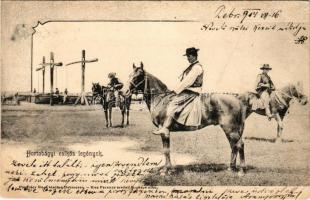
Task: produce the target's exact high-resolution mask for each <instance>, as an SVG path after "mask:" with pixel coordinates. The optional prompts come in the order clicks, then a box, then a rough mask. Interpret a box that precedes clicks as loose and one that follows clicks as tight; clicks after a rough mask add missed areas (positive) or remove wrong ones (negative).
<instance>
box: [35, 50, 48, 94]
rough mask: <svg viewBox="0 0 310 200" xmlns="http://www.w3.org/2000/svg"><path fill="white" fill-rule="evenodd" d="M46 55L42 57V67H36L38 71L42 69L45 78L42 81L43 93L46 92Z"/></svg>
mask: <svg viewBox="0 0 310 200" xmlns="http://www.w3.org/2000/svg"><path fill="white" fill-rule="evenodd" d="M45 64H46V63H45V56H43V59H42V63H41V64H40V65H42V67H39V68H37V69H36V71H40V70H42V78H43V81H42V91H43V94H44V92H45V67H46V66H45Z"/></svg>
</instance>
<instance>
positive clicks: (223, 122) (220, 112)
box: [129, 63, 246, 175]
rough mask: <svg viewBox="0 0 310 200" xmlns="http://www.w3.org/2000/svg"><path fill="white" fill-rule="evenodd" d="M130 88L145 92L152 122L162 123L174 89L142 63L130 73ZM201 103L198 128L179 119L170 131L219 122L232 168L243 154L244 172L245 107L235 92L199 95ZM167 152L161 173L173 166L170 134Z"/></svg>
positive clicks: (166, 140) (164, 139)
mask: <svg viewBox="0 0 310 200" xmlns="http://www.w3.org/2000/svg"><path fill="white" fill-rule="evenodd" d="M129 89H130V91H135V90H140V91H143V95H144V100H145V102H146V104H147V107H148V109H149V111H150V113H151V117H152V121H153V123H154V125H155V126H157V127H160V126H162V124H163V122H164V120H165V118H166V111H167V106H168V104H169V102H170V101H171V99H172V98H174V97H175V96H176V94H175V93H174V92H171V91H170V90H168V89H167V86H166V85H165V84H164V83H162V82H161V81H160V80H159V79H158V78H156V77H155V76H153V75H151V74H150V73H148V72H146V71H145V70H144V69H143V64H142V63H141V65H140V67H135V65H134V66H133V72H132V73H131V74H130V76H129ZM199 98H201V105H202V119H201V125H200V126H199V127H190V126H184V125H182V124H179V123H178V122H177V121H176V120H174V122H173V123H172V126H171V127H170V131H172V132H177V131H194V130H198V129H202V128H204V127H206V126H209V125H220V127H221V128H222V129H223V131H224V132H225V134H226V137H227V139H228V141H229V143H230V147H231V162H230V167H229V168H228V169H229V170H231V169H232V170H235V169H236V159H237V155H238V152H239V154H240V166H241V167H240V170H239V174H240V175H243V174H244V169H245V157H244V143H243V141H242V133H243V129H244V121H245V117H246V109H245V108H246V107H245V106H243V104H242V102H241V101H240V100H239V99H238V98H237V97H236V96H233V95H226V94H214V95H211V96H209V95H206V94H202V95H200V97H199ZM161 139H162V143H163V148H164V155H165V158H166V163H165V166H164V167H163V169H162V172H165V173H167V172H168V171H169V169H171V161H170V133H169V134H167V135H164V134H162V135H161Z"/></svg>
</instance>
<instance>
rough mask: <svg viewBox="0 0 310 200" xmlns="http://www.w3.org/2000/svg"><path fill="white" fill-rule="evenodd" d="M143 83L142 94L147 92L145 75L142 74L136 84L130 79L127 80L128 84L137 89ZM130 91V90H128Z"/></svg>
mask: <svg viewBox="0 0 310 200" xmlns="http://www.w3.org/2000/svg"><path fill="white" fill-rule="evenodd" d="M142 83H144V89H143V94H147V91H146V90H147V75H146V74H144V75H143V79H142V80H141V81H139V82H138V83H137V84H135V83H134V82H133V81H132V80H131V81H130V82H129V84H130V85H132V86H133V87H134V89H136V90H138V87H139V86H140V85H141V84H142ZM130 91H131V90H130Z"/></svg>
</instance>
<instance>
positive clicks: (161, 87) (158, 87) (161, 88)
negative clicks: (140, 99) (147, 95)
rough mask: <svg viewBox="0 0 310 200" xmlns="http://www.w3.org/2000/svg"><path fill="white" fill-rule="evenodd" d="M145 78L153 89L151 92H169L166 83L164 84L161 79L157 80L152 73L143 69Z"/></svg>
mask: <svg viewBox="0 0 310 200" xmlns="http://www.w3.org/2000/svg"><path fill="white" fill-rule="evenodd" d="M144 73H145V76H146V78H147V79H148V80H147V81H148V83H149V84H150V87H152V88H153V89H154V90H155V91H152V92H171V91H170V90H169V89H168V87H167V86H166V84H164V83H163V82H162V81H161V80H159V79H158V78H157V77H155V76H154V75H152V74H150V73H148V72H146V71H144Z"/></svg>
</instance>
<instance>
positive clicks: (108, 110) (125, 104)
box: [92, 83, 131, 127]
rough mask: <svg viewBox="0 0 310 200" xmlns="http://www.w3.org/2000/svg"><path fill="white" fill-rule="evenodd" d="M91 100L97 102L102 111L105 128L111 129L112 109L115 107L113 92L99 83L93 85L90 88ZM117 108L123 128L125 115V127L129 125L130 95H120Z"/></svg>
mask: <svg viewBox="0 0 310 200" xmlns="http://www.w3.org/2000/svg"><path fill="white" fill-rule="evenodd" d="M92 92H93V100H94V101H99V102H100V103H101V105H102V107H103V109H104V114H105V119H106V127H112V108H113V107H115V99H114V90H113V89H111V88H109V87H106V86H101V85H100V84H99V83H93V86H92ZM119 101H120V103H119V108H120V110H121V113H122V124H121V126H122V127H123V126H124V121H125V114H126V120H127V122H126V125H129V109H130V104H131V95H124V94H120V100H119Z"/></svg>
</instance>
